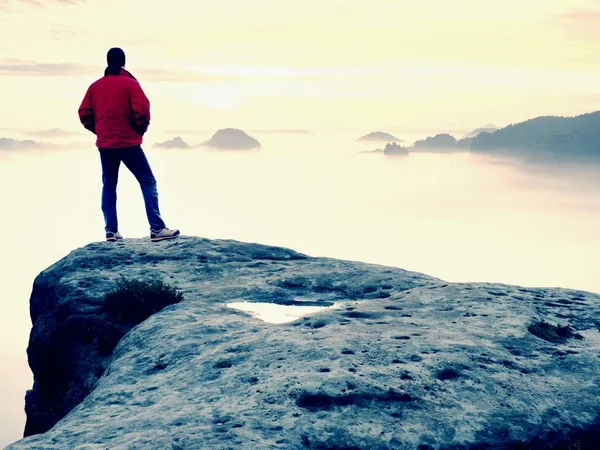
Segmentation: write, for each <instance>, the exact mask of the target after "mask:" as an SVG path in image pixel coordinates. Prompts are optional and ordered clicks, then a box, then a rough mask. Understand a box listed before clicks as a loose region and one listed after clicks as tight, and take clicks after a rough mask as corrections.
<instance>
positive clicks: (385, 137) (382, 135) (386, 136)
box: [357, 131, 404, 142]
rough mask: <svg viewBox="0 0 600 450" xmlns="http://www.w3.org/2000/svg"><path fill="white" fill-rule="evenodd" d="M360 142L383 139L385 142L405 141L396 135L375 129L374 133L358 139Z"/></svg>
mask: <svg viewBox="0 0 600 450" xmlns="http://www.w3.org/2000/svg"><path fill="white" fill-rule="evenodd" d="M357 141H359V142H373V141H383V142H404V141H403V140H402V139H398V138H397V137H396V136H393V135H391V134H389V133H384V132H383V131H373V132H372V133H369V134H365V135H364V136H361V137H359V138H358V139H357Z"/></svg>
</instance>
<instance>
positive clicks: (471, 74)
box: [0, 0, 600, 137]
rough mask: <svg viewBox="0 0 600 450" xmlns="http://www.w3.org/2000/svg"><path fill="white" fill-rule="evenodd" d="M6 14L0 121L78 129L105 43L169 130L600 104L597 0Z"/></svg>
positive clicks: (443, 118) (493, 114)
mask: <svg viewBox="0 0 600 450" xmlns="http://www.w3.org/2000/svg"><path fill="white" fill-rule="evenodd" d="M0 23H2V27H0V101H1V103H2V105H3V108H0V129H1V128H5V129H28V130H35V129H47V128H54V127H56V128H62V129H67V130H78V129H79V128H78V127H79V124H78V122H77V116H76V109H77V106H78V104H79V101H80V100H81V97H82V96H83V93H84V91H85V89H86V87H87V85H88V84H89V83H91V82H92V81H93V80H94V79H96V78H97V77H99V76H100V75H101V74H102V71H103V69H104V63H105V55H106V51H107V49H108V48H110V47H111V46H121V47H122V48H123V49H124V50H125V52H126V53H127V68H128V69H130V70H131V71H132V72H133V73H134V74H135V75H136V76H137V77H138V79H139V80H140V82H141V83H142V86H143V87H144V89H145V90H146V92H147V94H148V96H149V97H150V100H151V102H152V113H153V122H152V125H151V126H152V127H153V128H154V129H161V130H163V129H164V130H167V129H171V128H190V129H207V130H210V129H216V128H220V127H225V126H235V127H240V128H252V129H256V128H268V129H273V128H286V129H287V128H305V129H322V128H357V129H369V128H377V129H383V128H387V129H406V130H411V129H440V130H442V129H461V130H463V129H470V128H474V127H477V126H481V125H484V124H487V123H494V124H497V125H500V126H502V125H506V124H508V123H513V122H517V121H521V120H525V119H528V118H531V117H534V116H538V115H547V114H558V115H573V114H579V113H583V112H588V111H593V110H597V109H600V108H599V105H600V83H598V80H600V46H599V45H598V44H600V2H599V1H598V0H503V1H492V0H421V1H416V0H414V1H413V0H406V1H401V0H304V1H302V2H299V1H297V0H220V1H212V0H211V1H207V0H201V1H192V0H172V1H170V2H164V1H163V0H160V1H159V0H152V1H149V0H20V1H18V0H0ZM1 136H7V137H10V133H9V132H8V131H5V130H0V137H1Z"/></svg>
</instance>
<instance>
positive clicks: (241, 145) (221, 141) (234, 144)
mask: <svg viewBox="0 0 600 450" xmlns="http://www.w3.org/2000/svg"><path fill="white" fill-rule="evenodd" d="M202 145H203V146H205V147H212V148H216V149H219V150H251V149H255V148H260V142H258V141H257V140H256V139H254V138H253V137H252V136H249V135H248V134H246V133H245V132H243V131H242V130H238V129H235V128H224V129H222V130H219V131H217V132H216V133H215V134H214V135H213V137H212V138H210V139H209V140H208V141H206V142H204V143H203V144H202Z"/></svg>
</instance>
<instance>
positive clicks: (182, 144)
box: [154, 136, 190, 148]
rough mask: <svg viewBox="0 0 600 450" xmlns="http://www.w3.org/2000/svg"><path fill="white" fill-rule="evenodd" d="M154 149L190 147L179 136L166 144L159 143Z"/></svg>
mask: <svg viewBox="0 0 600 450" xmlns="http://www.w3.org/2000/svg"><path fill="white" fill-rule="evenodd" d="M154 147H159V148H189V147H190V146H189V145H188V144H187V143H186V142H185V141H184V140H183V139H181V138H180V137H179V136H177V137H174V138H173V139H170V140H168V141H165V142H157V143H156V144H154Z"/></svg>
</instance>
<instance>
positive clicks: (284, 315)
mask: <svg viewBox="0 0 600 450" xmlns="http://www.w3.org/2000/svg"><path fill="white" fill-rule="evenodd" d="M227 307H229V308H233V309H237V310H239V311H244V312H246V313H248V314H250V315H251V316H252V317H255V318H257V319H260V320H263V321H265V322H268V323H287V322H293V321H294V320H298V319H299V318H301V317H304V316H307V315H309V314H314V313H318V312H321V311H325V310H327V309H335V308H337V307H338V306H337V305H333V306H290V305H276V304H274V303H251V302H235V303H227Z"/></svg>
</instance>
